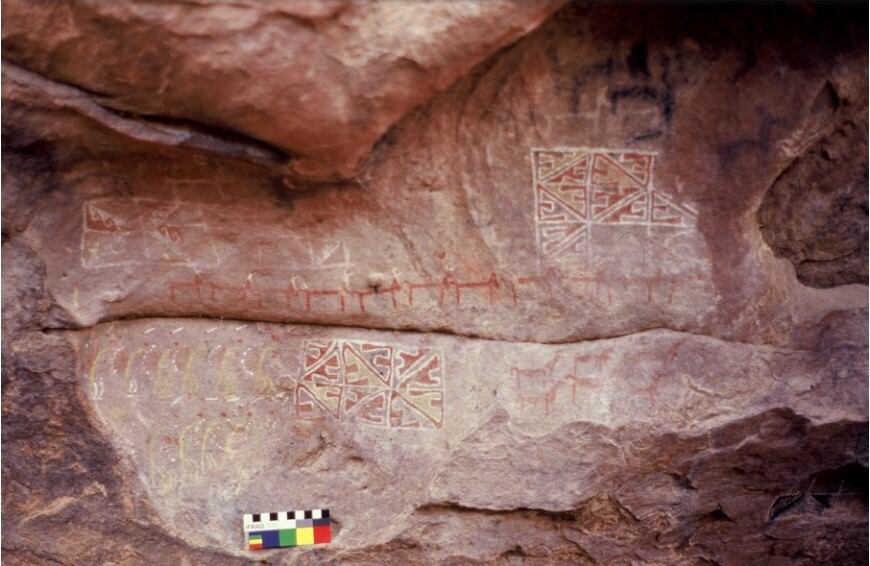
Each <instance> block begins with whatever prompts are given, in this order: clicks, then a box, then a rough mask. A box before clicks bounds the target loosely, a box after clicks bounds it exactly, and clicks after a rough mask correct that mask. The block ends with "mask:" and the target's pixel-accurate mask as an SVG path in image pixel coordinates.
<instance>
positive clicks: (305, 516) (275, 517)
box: [242, 509, 329, 532]
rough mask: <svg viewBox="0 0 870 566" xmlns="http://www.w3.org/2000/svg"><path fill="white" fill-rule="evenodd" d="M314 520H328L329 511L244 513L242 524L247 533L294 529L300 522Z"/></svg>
mask: <svg viewBox="0 0 870 566" xmlns="http://www.w3.org/2000/svg"><path fill="white" fill-rule="evenodd" d="M314 519H329V509H307V510H303V511H271V512H268V513H245V515H244V516H243V519H242V522H243V525H244V529H245V532H248V531H262V530H273V529H295V528H297V527H298V526H300V525H299V522H300V521H302V522H307V521H312V520H314ZM303 524H304V523H303Z"/></svg>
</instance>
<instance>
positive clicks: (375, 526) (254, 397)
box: [70, 319, 866, 553]
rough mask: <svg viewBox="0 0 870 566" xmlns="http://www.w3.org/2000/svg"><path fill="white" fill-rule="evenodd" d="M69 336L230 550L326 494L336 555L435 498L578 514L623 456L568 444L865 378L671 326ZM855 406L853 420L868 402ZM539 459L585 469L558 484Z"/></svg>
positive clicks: (166, 478)
mask: <svg viewBox="0 0 870 566" xmlns="http://www.w3.org/2000/svg"><path fill="white" fill-rule="evenodd" d="M70 337H71V338H73V339H74V340H75V342H76V343H77V344H78V345H79V346H78V360H79V374H80V375H79V381H80V386H81V387H82V389H83V390H84V391H85V393H86V395H87V398H88V399H89V402H90V403H91V404H92V405H93V408H94V413H95V415H96V416H97V417H96V418H97V419H98V420H99V422H100V426H101V427H103V428H104V429H105V430H106V432H107V434H109V435H110V436H111V438H113V439H114V442H115V443H116V444H117V445H118V446H119V447H121V449H122V450H123V452H124V455H125V457H127V458H129V459H130V461H131V462H132V463H133V465H134V466H135V468H136V469H137V470H138V473H139V478H140V481H141V482H142V484H143V485H144V488H145V490H146V492H147V494H148V496H149V498H150V499H151V500H152V501H153V502H154V505H155V506H156V508H157V510H158V511H159V512H160V513H161V514H162V516H164V517H166V518H167V521H168V524H169V525H170V528H171V530H173V532H175V533H177V535H178V536H180V537H182V538H184V539H185V540H188V541H189V542H190V543H191V544H208V545H210V546H214V547H219V548H222V549H223V550H225V551H226V552H230V553H238V552H241V549H242V548H243V546H244V545H243V544H242V542H243V541H242V540H241V538H240V537H241V533H240V532H239V528H238V517H239V516H240V515H239V513H241V512H243V511H244V510H246V509H252V508H275V507H276V505H277V507H278V508H285V507H290V506H293V505H294V504H297V506H299V505H303V506H304V505H308V504H309V503H320V504H324V505H329V508H330V509H333V510H334V513H335V516H334V518H335V519H336V520H337V521H339V524H340V526H341V529H340V531H339V532H338V533H336V537H335V539H334V542H333V545H334V546H336V547H337V548H339V549H352V548H357V547H358V546H359V545H364V544H371V541H372V540H381V539H383V540H384V541H386V540H389V539H390V538H391V537H393V536H398V534H399V532H400V531H399V530H397V528H398V527H399V525H400V523H401V521H399V520H398V518H399V517H401V516H403V514H406V513H408V512H410V510H412V509H414V508H416V507H418V506H419V505H422V504H424V503H426V502H427V501H431V502H434V503H439V504H459V505H463V506H468V507H483V508H488V507H492V506H496V507H502V506H504V507H505V508H514V507H528V506H530V505H533V504H534V505H537V506H541V505H543V506H544V508H545V509H549V510H551V511H553V512H557V511H561V510H566V509H571V508H573V507H574V506H576V505H577V504H579V502H581V501H583V500H584V499H586V498H587V497H591V496H593V495H594V494H595V493H597V492H598V491H600V490H601V489H604V488H603V486H605V485H607V483H608V482H612V481H616V478H617V477H618V476H619V474H620V473H622V472H620V471H619V465H618V462H619V458H620V456H619V452H618V451H617V452H614V453H613V454H611V458H616V459H615V460H614V464H613V467H612V468H606V469H605V472H604V473H603V475H602V472H601V470H602V468H600V467H598V466H593V465H591V464H590V463H588V462H586V461H585V460H584V458H583V457H581V456H577V457H576V458H574V459H575V460H576V462H575V461H574V460H572V459H571V458H572V457H568V456H565V455H562V454H560V453H561V452H564V451H565V450H564V446H563V445H562V444H559V441H558V439H559V438H565V439H566V440H565V442H568V443H569V445H570V446H571V447H572V448H571V450H570V452H571V453H576V454H581V455H582V454H583V453H584V450H595V451H600V450H601V449H602V447H603V446H610V447H611V448H610V450H614V448H613V446H614V444H613V443H614V442H615V440H614V438H616V437H617V436H618V434H622V433H617V432H615V431H623V430H632V431H639V430H643V431H646V433H647V434H649V433H652V432H653V431H655V434H662V435H667V434H673V431H681V434H684V435H697V434H704V433H705V431H709V430H712V429H715V428H716V427H720V426H725V425H727V423H729V422H730V420H731V419H732V418H733V417H734V415H742V414H753V413H760V412H763V411H766V410H769V409H772V408H775V407H776V406H777V403H778V401H777V400H778V399H781V398H783V396H789V395H798V396H799V398H800V395H804V394H808V392H814V393H813V394H812V395H811V396H809V397H806V400H805V401H799V402H797V405H796V408H800V409H801V410H803V411H806V412H807V413H812V412H813V411H818V403H820V402H821V403H827V402H829V401H826V400H825V399H834V398H837V396H838V395H841V394H842V391H843V390H844V389H843V388H849V387H854V386H855V383H856V380H860V379H861V373H860V371H856V368H853V367H852V366H850V365H849V362H848V361H845V360H842V359H839V358H832V359H830V360H826V359H824V358H819V357H817V355H816V354H815V353H812V352H798V351H789V350H775V349H771V348H769V347H753V346H748V345H741V344H734V343H727V342H722V341H718V340H715V339H712V338H708V337H700V336H693V335H690V334H682V333H676V332H669V331H653V332H647V333H639V334H635V335H632V336H628V337H624V338H618V339H613V340H607V341H595V342H593V343H587V344H557V345H540V344H511V343H504V342H497V341H487V340H478V339H468V338H459V337H455V336H435V335H425V334H424V335H418V334H412V333H400V334H399V333H386V332H374V331H366V330H362V329H357V330H354V329H342V330H339V329H324V328H318V327H305V326H286V325H277V324H265V323H256V324H254V323H244V322H230V321H224V322H214V321H206V320H203V321H197V320H189V319H176V320H172V319H153V320H148V319H145V320H140V321H132V322H119V323H111V324H103V325H98V326H96V327H94V328H93V329H91V330H85V331H79V332H76V333H73V334H71V335H70ZM831 371H838V372H840V374H841V376H842V377H841V378H840V382H838V383H833V382H829V381H828V378H827V377H826V376H827V375H828V374H829V372H831ZM723 372H725V373H727V374H729V375H738V376H740V379H737V380H729V381H727V382H725V381H722V380H721V375H722V374H723ZM865 387H866V385H865ZM854 399H855V401H854V403H852V404H850V405H849V407H848V408H844V409H845V410H846V413H843V416H846V415H852V416H851V417H849V418H854V414H855V411H860V410H862V407H865V405H866V403H865V402H864V400H863V399H864V398H863V397H855V398H854ZM813 407H816V408H813ZM578 427H579V428H578ZM633 434H634V433H633ZM534 438H542V439H546V440H543V441H542V442H544V444H542V445H541V446H539V447H535V446H534V443H533V442H532V440H531V439H534ZM520 446H526V448H524V449H523V450H528V451H529V454H531V456H530V457H529V459H528V460H526V461H525V463H524V464H513V465H517V466H519V469H523V470H525V471H524V472H523V477H524V478H525V479H523V480H522V481H519V482H517V480H516V475H515V474H514V473H513V472H509V471H508V469H507V468H506V467H505V466H508V467H510V466H511V465H512V464H511V463H510V462H513V461H514V460H515V459H516V458H518V457H520V456H519V455H520V454H521V453H522V452H523V450H521V451H519V452H517V451H516V449H517V447H520ZM557 446H558V449H557ZM498 454H510V457H509V458H508V460H504V459H503V458H502V457H500V456H498ZM566 458H567V459H566ZM577 458H579V459H577ZM544 460H546V461H553V462H561V463H560V464H558V465H559V466H563V465H564V466H573V468H572V469H579V470H582V471H581V472H579V473H578V475H577V477H575V478H574V479H572V480H571V481H569V482H567V483H562V484H561V485H562V486H561V487H560V488H559V489H556V488H555V486H553V485H552V478H549V479H548V477H549V476H546V474H548V473H549V472H546V471H544V470H543V469H542V468H540V467H539V466H538V464H537V463H538V462H540V461H544ZM351 462H352V463H351ZM572 462H573V463H572ZM584 462H586V463H584ZM578 466H579V468H578ZM409 469H411V470H413V473H408V470H409ZM560 481H561V480H560ZM216 485H221V486H227V488H226V489H221V490H216V489H215V486H216ZM373 507H377V508H378V509H379V513H378V518H373V517H372V516H371V514H370V511H371V509H372V508H373ZM194 512H195V513H198V514H200V515H201V516H202V520H201V521H200V522H198V523H197V525H198V526H197V527H196V528H191V526H190V522H189V516H190V514H191V513H194ZM378 537H381V539H378Z"/></svg>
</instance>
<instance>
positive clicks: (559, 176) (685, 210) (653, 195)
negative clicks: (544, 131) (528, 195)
mask: <svg viewBox="0 0 870 566" xmlns="http://www.w3.org/2000/svg"><path fill="white" fill-rule="evenodd" d="M532 154H533V163H534V171H533V173H534V187H535V199H536V201H535V202H536V214H535V221H536V225H537V231H538V233H537V238H538V245H539V246H540V248H541V251H542V252H543V254H544V255H548V256H549V255H559V254H562V253H565V252H568V253H583V252H587V251H588V246H589V237H590V233H591V230H592V227H593V226H595V225H641V226H650V227H659V226H670V227H677V228H689V227H691V226H692V225H693V224H694V221H695V218H696V217H697V213H696V212H695V211H694V210H692V209H691V208H689V207H688V206H686V205H683V204H679V203H676V202H675V201H674V200H673V198H671V197H670V196H668V195H667V194H664V193H662V192H661V191H659V190H657V189H655V188H654V187H653V165H654V162H655V154H654V153H650V152H643V151H636V150H617V151H614V150H601V149H584V148H578V149H560V150H533V152H532Z"/></svg>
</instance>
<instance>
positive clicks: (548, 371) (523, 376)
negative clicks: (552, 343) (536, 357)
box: [511, 354, 561, 412]
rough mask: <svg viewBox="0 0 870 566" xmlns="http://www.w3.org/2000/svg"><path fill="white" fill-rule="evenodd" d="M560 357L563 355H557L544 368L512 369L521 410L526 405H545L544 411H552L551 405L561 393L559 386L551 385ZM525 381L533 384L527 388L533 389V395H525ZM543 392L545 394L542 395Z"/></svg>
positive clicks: (556, 384)
mask: <svg viewBox="0 0 870 566" xmlns="http://www.w3.org/2000/svg"><path fill="white" fill-rule="evenodd" d="M560 357H561V354H556V355H555V356H554V357H553V359H551V360H550V361H549V362H547V365H545V366H544V367H543V368H533V369H520V368H518V367H512V368H511V374H512V375H513V376H514V378H515V379H516V382H517V396H518V397H519V400H520V408H525V405H526V403H529V404H531V405H533V406H534V405H539V404H541V403H543V405H544V410H545V411H546V412H549V411H550V405H551V404H552V403H553V401H555V400H556V394H557V393H558V392H559V384H558V383H555V384H552V385H551V383H552V380H553V374H554V373H555V371H556V366H557V365H558V364H559V358H560ZM523 380H528V381H530V382H531V383H532V384H533V385H532V387H527V389H532V391H533V393H524V391H523V385H522V384H523ZM548 386H549V387H548ZM542 391H543V394H541V393H540V392H542Z"/></svg>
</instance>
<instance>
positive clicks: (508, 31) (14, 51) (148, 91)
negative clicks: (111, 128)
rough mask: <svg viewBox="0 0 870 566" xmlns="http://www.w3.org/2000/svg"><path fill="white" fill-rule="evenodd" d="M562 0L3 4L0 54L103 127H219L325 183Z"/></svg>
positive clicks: (350, 168)
mask: <svg viewBox="0 0 870 566" xmlns="http://www.w3.org/2000/svg"><path fill="white" fill-rule="evenodd" d="M561 3H562V1H561V0H555V1H548V0H536V1H534V2H515V1H509V0H505V1H498V2H487V3H483V4H481V3H477V2H469V1H465V2H439V3H417V2H410V3H406V2H400V3H392V2H390V3H360V2H348V1H344V0H335V1H329V2H323V3H321V2H315V1H308V0H305V1H303V2H296V1H290V2H277V3H275V2H271V3H267V4H263V3H260V2H243V3H235V4H224V3H210V2H173V3H162V2H147V3H141V4H126V3H105V2H74V1H71V2H64V3H59V4H58V3H55V4H43V3H31V2H7V3H6V10H5V11H4V23H5V33H4V35H3V46H4V47H5V48H6V55H5V56H6V57H7V58H8V60H11V61H12V62H15V63H16V64H19V65H22V66H24V67H26V68H28V69H30V70H32V71H34V72H37V73H39V74H42V75H45V76H46V77H47V78H50V79H52V80H55V81H58V82H61V83H66V84H70V85H74V86H76V87H79V88H81V89H83V90H85V91H87V92H89V93H93V94H96V95H97V96H96V97H95V102H96V104H97V105H98V106H99V107H101V110H104V112H103V113H104V114H105V115H106V119H107V120H112V119H113V117H112V114H113V113H120V114H122V115H124V114H133V115H135V116H138V117H140V118H141V119H142V120H144V121H146V123H147V122H153V121H156V122H157V124H156V127H158V128H159V127H160V122H165V121H170V125H172V124H173V123H174V124H175V125H177V126H182V127H185V126H188V127H191V128H193V129H194V130H197V129H203V127H204V128H207V129H216V130H225V131H227V132H228V133H229V134H234V135H236V136H244V137H247V138H251V139H252V140H253V141H255V142H259V143H260V144H265V145H267V146H271V147H273V148H274V149H275V150H277V151H278V152H282V153H283V154H285V157H286V158H287V159H288V160H289V166H290V171H292V172H293V173H295V174H297V175H299V176H302V177H315V178H324V177H330V176H336V175H337V176H347V175H348V174H350V173H352V172H353V171H354V169H355V168H356V166H357V164H358V162H359V161H360V159H362V158H363V157H364V156H365V154H366V153H367V152H368V150H369V149H370V148H371V146H372V145H373V144H374V143H375V142H376V141H377V140H378V138H380V137H381V135H383V133H384V132H385V131H386V130H387V129H388V128H389V127H390V126H391V125H392V124H393V123H394V122H396V120H398V119H399V118H400V117H401V116H402V115H403V114H405V113H406V112H407V111H408V110H409V109H410V108H412V107H414V106H416V105H417V104H419V103H421V102H423V101H425V100H426V99H427V98H429V97H430V96H431V95H432V94H433V93H435V92H437V91H439V90H442V89H444V88H445V87H447V86H448V85H449V84H450V83H451V82H453V81H454V80H455V79H456V78H457V77H458V76H460V75H462V74H464V73H465V72H467V71H468V70H469V69H470V68H471V67H473V66H474V65H475V64H477V63H478V62H480V61H481V60H482V59H484V58H485V57H486V56H488V55H490V54H492V53H493V52H494V51H496V50H497V49H499V48H501V47H503V46H504V45H507V44H509V43H510V42H512V41H513V40H515V39H517V38H518V37H520V36H522V35H523V34H525V33H527V32H528V31H530V30H532V29H534V28H535V27H536V26H537V25H538V24H539V23H540V22H541V21H543V20H544V19H545V18H546V17H547V16H548V15H549V14H550V13H552V12H553V10H555V9H556V8H558V6H559V5H560V4H561ZM146 46H147V47H146ZM107 56H108V57H111V59H108V58H107ZM95 57H99V58H100V61H101V62H100V64H98V65H95V64H93V61H94V58H95ZM220 135H223V134H220Z"/></svg>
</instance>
